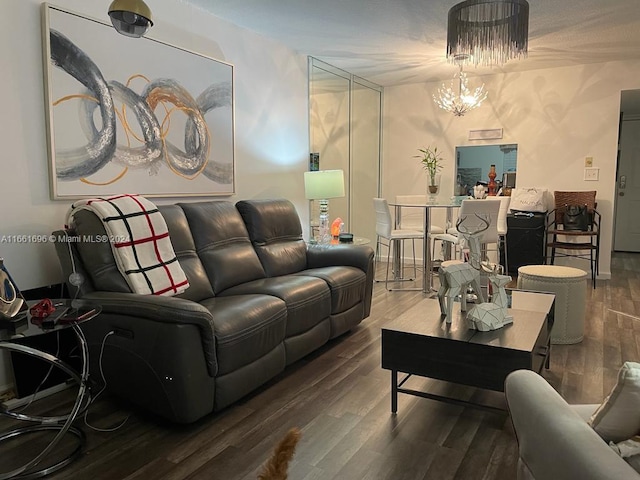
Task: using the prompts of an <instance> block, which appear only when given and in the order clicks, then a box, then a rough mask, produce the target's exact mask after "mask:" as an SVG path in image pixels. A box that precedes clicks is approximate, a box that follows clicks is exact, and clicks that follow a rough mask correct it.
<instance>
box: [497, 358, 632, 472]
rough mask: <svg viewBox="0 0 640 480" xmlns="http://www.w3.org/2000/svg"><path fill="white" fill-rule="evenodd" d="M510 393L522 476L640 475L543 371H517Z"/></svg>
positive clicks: (507, 385)
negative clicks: (553, 385) (596, 430)
mask: <svg viewBox="0 0 640 480" xmlns="http://www.w3.org/2000/svg"><path fill="white" fill-rule="evenodd" d="M505 395H506V398H507V404H508V407H509V412H510V414H511V421H512V422H513V427H514V430H515V433H516V437H517V440H518V449H519V453H520V461H519V463H518V478H519V479H521V478H534V479H538V480H543V479H553V480H574V479H576V478H579V479H581V480H607V479H611V478H615V479H619V480H622V479H638V478H640V476H639V475H638V473H636V471H635V470H633V468H631V467H630V466H629V465H628V464H627V463H626V462H625V461H624V460H623V459H622V458H620V457H619V456H618V455H617V454H616V453H615V452H614V451H613V450H612V449H611V448H610V447H609V446H608V445H607V444H606V442H605V441H604V440H602V438H600V436H598V434H597V433H596V432H595V431H594V430H593V429H592V428H591V427H590V426H589V425H588V424H587V423H586V422H585V421H584V420H583V419H582V418H581V417H580V416H579V415H578V414H577V413H576V412H575V411H574V410H573V409H572V408H571V407H570V406H569V404H567V402H565V401H564V399H563V398H562V397H561V396H560V395H559V394H558V393H557V392H556V391H555V390H554V389H553V388H552V387H551V385H549V384H548V383H547V382H546V380H544V378H542V377H541V376H540V375H538V374H536V373H534V372H532V371H530V370H518V371H516V372H513V373H511V374H510V375H509V376H508V377H507V379H506V382H505ZM525 472H526V474H525Z"/></svg>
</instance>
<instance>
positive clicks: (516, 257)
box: [501, 213, 546, 276]
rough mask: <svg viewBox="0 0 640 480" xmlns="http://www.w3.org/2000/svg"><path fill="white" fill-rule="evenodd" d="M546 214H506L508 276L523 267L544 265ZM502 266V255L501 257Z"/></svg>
mask: <svg viewBox="0 0 640 480" xmlns="http://www.w3.org/2000/svg"><path fill="white" fill-rule="evenodd" d="M545 219H546V213H533V214H525V215H522V214H516V213H509V214H507V242H506V247H507V260H508V263H509V275H512V276H513V275H516V274H517V273H518V267H521V266H523V265H542V264H544V244H545V241H544V237H545ZM501 258H502V259H503V260H502V263H503V265H504V255H501Z"/></svg>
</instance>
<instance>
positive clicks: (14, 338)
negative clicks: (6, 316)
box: [0, 299, 101, 480]
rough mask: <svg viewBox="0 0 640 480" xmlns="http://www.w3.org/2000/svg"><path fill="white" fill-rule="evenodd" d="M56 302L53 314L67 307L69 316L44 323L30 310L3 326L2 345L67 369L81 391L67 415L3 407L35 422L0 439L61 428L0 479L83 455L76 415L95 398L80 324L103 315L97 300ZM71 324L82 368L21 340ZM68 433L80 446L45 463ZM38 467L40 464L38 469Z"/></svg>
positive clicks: (31, 474) (48, 469)
mask: <svg viewBox="0 0 640 480" xmlns="http://www.w3.org/2000/svg"><path fill="white" fill-rule="evenodd" d="M52 302H53V304H54V305H55V307H56V311H55V312H53V313H52V314H51V315H50V316H49V318H56V317H57V316H59V314H60V313H61V312H60V309H64V310H66V314H65V317H66V318H64V319H60V320H58V321H56V322H55V323H53V324H48V323H42V322H40V321H38V319H35V318H31V316H30V315H29V314H28V313H26V318H25V319H24V320H23V321H22V322H17V323H16V324H15V325H14V326H13V327H12V328H9V329H4V330H0V349H3V350H7V351H10V352H18V353H21V354H24V355H29V356H31V357H34V358H38V359H40V360H42V361H44V362H47V363H49V364H50V365H51V366H52V367H55V368H58V369H60V370H62V371H64V372H65V373H66V374H68V375H69V376H70V377H71V378H72V379H73V380H74V381H75V382H76V383H77V384H78V394H77V396H76V399H75V402H74V405H73V407H72V409H71V411H70V412H69V414H67V415H61V416H50V417H43V416H36V415H28V414H24V413H17V412H13V411H10V410H8V409H5V408H3V409H2V410H1V411H0V414H3V415H6V416H9V417H11V418H14V419H16V420H21V421H25V422H31V423H32V424H33V425H30V426H26V427H21V428H15V429H13V430H10V431H8V432H5V433H2V434H0V443H1V442H4V441H8V440H10V439H13V438H15V437H18V436H21V435H26V434H31V433H34V432H47V431H49V432H50V431H55V432H57V433H56V434H55V436H54V437H53V439H52V440H51V441H50V442H49V444H48V445H47V446H46V447H45V448H44V449H43V450H42V451H40V452H39V453H38V454H37V455H36V456H35V457H34V458H33V459H32V460H30V461H29V462H27V463H26V464H24V465H22V466H21V467H18V468H15V469H14V470H12V471H9V472H2V473H0V480H5V479H9V478H21V479H29V478H38V477H42V476H45V475H48V474H50V473H53V472H57V471H58V470H60V469H61V468H63V467H65V466H67V465H68V464H69V463H71V462H72V461H73V460H74V459H75V458H77V457H78V455H80V453H81V452H82V447H83V446H84V443H85V435H84V432H83V431H82V430H80V429H79V428H76V427H74V426H73V422H74V421H75V419H76V418H77V417H78V415H79V414H80V413H81V412H82V411H83V410H84V409H86V408H87V407H88V405H89V403H90V400H91V393H90V389H89V349H88V346H87V341H86V338H85V336H84V333H83V332H82V329H81V328H80V324H81V323H83V322H86V321H89V320H91V319H92V318H94V317H96V316H97V315H99V314H100V312H101V307H100V306H99V305H97V304H95V303H93V302H88V301H85V300H78V299H75V300H69V299H61V300H52ZM35 303H37V302H29V306H30V307H31V306H32V305H34V304H35ZM45 320H46V319H45ZM67 328H70V329H72V330H73V332H74V334H75V336H76V339H77V341H78V346H79V348H80V355H81V368H80V371H79V372H78V371H76V369H74V368H72V367H71V366H69V365H68V364H67V363H65V362H64V361H62V360H61V359H59V358H57V357H56V356H55V355H52V354H50V353H48V352H44V351H41V350H38V349H35V348H32V347H29V346H26V345H23V344H21V343H19V340H20V339H24V338H27V337H34V336H37V335H46V334H48V333H51V332H57V331H60V330H64V329H67ZM66 434H71V435H74V436H75V437H76V439H77V447H76V448H75V449H74V450H73V451H72V452H71V453H70V454H69V455H67V456H66V457H65V458H63V459H62V460H60V461H58V462H57V463H55V464H53V465H48V466H44V467H42V466H41V463H42V462H43V460H45V458H46V457H47V455H49V454H50V453H51V452H52V450H53V449H54V448H55V447H56V445H57V444H58V443H59V442H60V440H61V439H62V438H63V437H64V436H65V435H66ZM37 467H40V468H39V469H38V468H37Z"/></svg>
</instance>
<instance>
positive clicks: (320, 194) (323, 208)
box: [304, 170, 344, 243]
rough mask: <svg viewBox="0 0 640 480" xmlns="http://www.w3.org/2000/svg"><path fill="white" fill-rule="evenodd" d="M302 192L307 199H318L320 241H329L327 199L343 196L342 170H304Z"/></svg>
mask: <svg viewBox="0 0 640 480" xmlns="http://www.w3.org/2000/svg"><path fill="white" fill-rule="evenodd" d="M304 193H305V197H306V198H307V199H308V200H319V204H320V225H319V232H318V233H319V235H320V243H329V241H330V239H331V234H330V232H329V199H330V198H338V197H344V172H343V171H342V170H318V171H315V172H304Z"/></svg>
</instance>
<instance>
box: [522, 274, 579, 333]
mask: <svg viewBox="0 0 640 480" xmlns="http://www.w3.org/2000/svg"><path fill="white" fill-rule="evenodd" d="M518 288H520V289H523V290H537V291H540V292H551V293H554V294H555V295H556V305H555V324H554V327H553V330H552V331H551V343H559V344H573V343H580V342H581V341H582V338H583V337H584V317H585V314H586V308H587V300H586V295H587V272H585V271H584V270H581V269H579V268H573V267H564V266H559V265H525V266H522V267H519V268H518Z"/></svg>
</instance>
